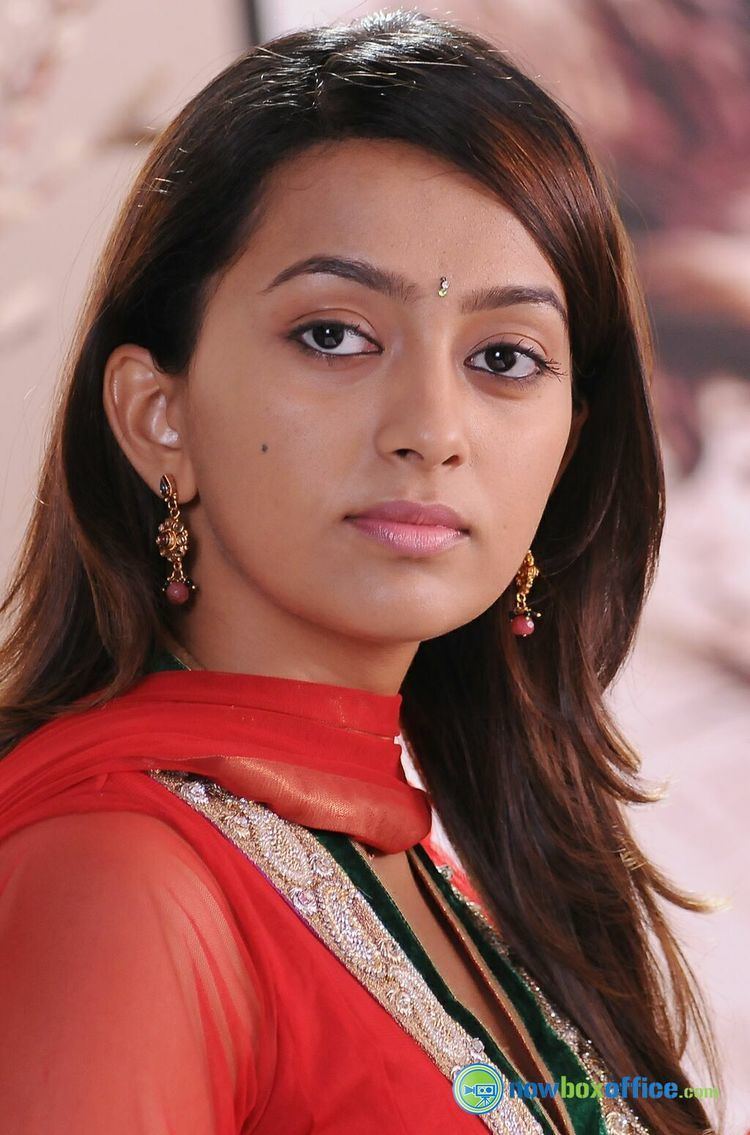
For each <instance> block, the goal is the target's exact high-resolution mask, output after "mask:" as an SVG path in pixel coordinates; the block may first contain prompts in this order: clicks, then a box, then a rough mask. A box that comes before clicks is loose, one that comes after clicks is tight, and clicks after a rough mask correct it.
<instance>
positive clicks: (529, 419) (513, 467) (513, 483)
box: [480, 391, 571, 554]
mask: <svg viewBox="0 0 750 1135" xmlns="http://www.w3.org/2000/svg"><path fill="white" fill-rule="evenodd" d="M555 393H556V395H557V397H554V398H552V397H549V398H540V399H539V400H538V401H536V402H534V403H531V402H530V403H529V404H528V405H524V406H523V407H522V408H519V409H520V410H522V412H519V413H518V414H514V415H509V416H508V417H507V419H505V420H503V421H502V422H501V423H500V424H499V425H498V426H496V428H495V430H494V431H493V433H492V435H491V436H489V437H486V438H485V439H484V444H483V446H482V453H481V455H480V456H481V461H482V464H483V467H484V469H485V470H486V476H484V477H482V481H483V483H484V492H485V493H486V494H487V510H488V514H489V515H490V516H492V517H494V519H495V525H494V526H493V531H494V532H497V533H500V532H502V533H504V534H505V535H506V536H510V537H511V539H512V541H513V543H514V544H515V542H516V540H518V542H519V545H520V544H522V543H524V542H527V546H528V542H529V541H530V540H531V539H532V537H533V534H534V532H535V531H536V529H537V527H538V525H539V521H540V520H541V517H542V514H543V512H544V509H545V506H546V504H547V500H548V498H549V495H550V493H551V491H552V486H553V485H554V482H555V477H556V476H557V472H558V469H559V468H560V463H561V461H562V459H563V455H564V453H565V449H566V445H567V442H568V437H569V433H570V426H571V407H570V399H569V397H568V396H566V395H565V392H563V391H560V392H559V393H558V392H555ZM525 551H526V548H524V549H523V552H525ZM523 552H522V553H521V554H523Z"/></svg>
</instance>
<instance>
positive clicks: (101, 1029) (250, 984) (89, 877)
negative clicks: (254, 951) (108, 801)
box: [0, 811, 265, 1133]
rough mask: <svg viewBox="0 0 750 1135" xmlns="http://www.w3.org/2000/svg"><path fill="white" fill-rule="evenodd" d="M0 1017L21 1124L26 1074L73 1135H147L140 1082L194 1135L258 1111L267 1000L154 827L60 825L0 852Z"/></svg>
mask: <svg viewBox="0 0 750 1135" xmlns="http://www.w3.org/2000/svg"><path fill="white" fill-rule="evenodd" d="M0 1003H2V1004H3V1006H4V1010H3V1018H4V1024H3V1030H2V1034H3V1035H2V1037H0V1056H2V1057H4V1058H5V1059H0V1088H2V1091H0V1095H2V1096H3V1098H10V1099H11V1100H12V1101H13V1104H14V1106H15V1108H16V1109H17V1110H16V1114H17V1116H19V1117H23V1119H24V1121H26V1120H27V1118H28V1117H29V1116H31V1115H32V1114H35V1109H36V1108H37V1107H38V1106H41V1105H38V1104H37V1102H35V1101H34V1099H33V1098H32V1097H31V1095H30V1094H29V1092H30V1089H28V1088H27V1079H28V1077H27V1074H26V1073H25V1072H24V1068H25V1069H28V1068H29V1067H45V1068H47V1069H48V1073H47V1075H48V1089H49V1090H48V1092H47V1096H46V1097H45V1098H46V1099H47V1101H48V1102H47V1103H45V1107H46V1108H47V1109H48V1111H49V1116H51V1115H52V1114H53V1108H54V1107H55V1106H57V1107H59V1108H62V1109H63V1113H64V1114H66V1115H67V1114H68V1113H69V1114H70V1117H71V1119H72V1118H73V1117H75V1118H76V1119H77V1120H78V1121H80V1123H81V1126H80V1127H79V1128H78V1129H80V1130H112V1131H117V1132H119V1131H120V1130H123V1131H125V1130H128V1131H131V1130H132V1131H138V1132H140V1131H141V1130H149V1131H150V1130H151V1129H150V1127H144V1128H141V1126H139V1125H138V1123H137V1122H135V1119H134V1113H133V1108H137V1107H138V1106H140V1104H139V1102H138V1100H137V1099H133V1098H132V1084H133V1083H134V1082H138V1083H140V1084H141V1085H142V1089H143V1091H144V1092H145V1093H146V1095H148V1096H149V1097H153V1099H152V1102H153V1105H154V1106H156V1101H157V1100H161V1101H162V1103H163V1104H164V1106H165V1108H166V1110H167V1111H168V1113H169V1114H170V1116H171V1117H172V1118H175V1117H177V1116H180V1117H181V1123H182V1124H183V1126H184V1129H185V1130H186V1131H188V1130H189V1131H191V1132H192V1131H194V1130H195V1131H198V1130H201V1131H203V1130H205V1131H214V1126H213V1124H214V1122H215V1121H216V1117H217V1115H218V1111H222V1110H223V1109H224V1108H225V1107H229V1108H230V1109H231V1108H232V1107H233V1106H234V1104H233V1103H232V1101H233V1100H234V1102H235V1104H237V1105H238V1106H239V1107H240V1110H241V1111H242V1110H243V1109H244V1104H246V1103H247V1102H248V1100H249V1098H250V1096H252V1092H253V1079H254V1071H253V1069H254V1054H255V1053H256V1051H257V1048H258V1046H259V1044H260V1041H261V1036H262V1034H263V1031H264V1028H265V1025H264V1022H263V1010H262V996H261V992H260V990H259V989H258V988H257V986H256V981H255V978H254V975H253V973H252V970H251V967H250V968H249V967H248V965H247V955H246V953H245V951H244V946H243V942H242V939H241V935H240V932H239V929H238V927H237V925H236V922H235V920H234V918H233V915H232V912H231V909H230V907H229V905H228V903H227V901H226V898H225V896H224V895H223V893H222V890H221V887H220V886H219V884H218V882H217V880H216V879H215V878H214V876H213V875H212V873H211V871H210V870H209V869H208V867H207V865H206V864H205V863H204V861H203V860H202V859H201V857H200V855H199V854H198V853H197V852H196V850H195V849H194V848H193V847H192V846H191V844H190V843H189V842H188V841H187V840H186V839H184V838H183V837H182V836H181V835H180V833H179V832H177V831H176V830H174V829H173V828H172V827H171V826H170V825H169V824H168V823H167V822H165V821H163V820H161V819H159V818H157V817H154V816H151V815H148V814H145V813H140V812H123V811H94V812H86V813H76V814H73V813H70V814H65V815H60V816H55V817H50V818H46V819H43V820H38V821H35V822H33V823H31V824H29V825H28V826H27V827H24V828H22V829H20V830H18V831H16V832H14V833H13V834H12V835H10V836H8V837H7V838H6V839H4V840H3V841H2V842H0ZM207 1061H208V1065H209V1066H210V1068H211V1074H210V1076H209V1074H208V1069H207V1063H206V1062H207ZM3 1068H4V1071H3V1070H2V1069H3ZM81 1069H89V1072H90V1074H91V1076H93V1077H94V1078H95V1082H96V1084H97V1085H98V1087H94V1080H91V1079H87V1080H86V1082H85V1084H84V1085H82V1081H81V1074H82V1073H81ZM82 1091H84V1092H85V1094H84V1096H82V1095H81V1092H82ZM248 1093H249V1095H248ZM162 1097H163V1098H162ZM243 1101H244V1103H243ZM186 1103H189V1104H190V1108H192V1113H191V1115H190V1116H189V1117H187V1118H186V1117H185V1116H183V1111H182V1108H183V1106H184V1105H185V1104H186ZM117 1109H119V1110H117ZM217 1109H218V1111H217ZM116 1111H117V1114H118V1116H119V1117H120V1118H118V1120H117V1122H118V1124H120V1126H116V1125H114V1118H113V1117H114V1115H115V1112H116ZM58 1114H59V1113H58ZM126 1117H129V1119H130V1121H131V1123H132V1126H130V1127H128V1126H127V1122H128V1121H127V1119H126ZM197 1117H201V1119H200V1122H199V1121H198V1118H197ZM46 1118H47V1112H45V1119H46ZM95 1121H96V1122H95ZM96 1123H101V1124H102V1125H101V1126H99V1127H97V1126H96ZM86 1124H89V1126H86ZM201 1124H203V1126H201ZM177 1126H178V1127H179V1126H180V1124H177ZM17 1129H18V1130H26V1128H25V1127H24V1126H23V1123H19V1127H18V1128H17ZM33 1129H34V1130H36V1128H33ZM39 1129H40V1130H41V1129H42V1128H41V1127H40V1128H39ZM175 1129H176V1128H175ZM222 1129H223V1128H222ZM61 1130H64V1131H65V1132H66V1133H67V1131H68V1128H67V1127H63V1128H61ZM72 1130H73V1127H71V1131H72ZM159 1130H161V1128H159Z"/></svg>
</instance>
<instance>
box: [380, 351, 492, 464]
mask: <svg viewBox="0 0 750 1135" xmlns="http://www.w3.org/2000/svg"><path fill="white" fill-rule="evenodd" d="M436 355H437V352H436V351H432V350H431V351H430V352H429V357H427V356H426V355H425V353H424V352H421V353H420V357H419V359H418V360H416V359H414V358H411V359H410V360H407V359H406V358H405V359H404V360H402V364H403V365H401V366H399V367H397V368H394V370H393V372H392V373H391V374H390V375H389V377H388V379H387V381H386V393H385V394H384V396H383V401H382V403H381V407H382V409H381V415H380V422H379V426H378V431H377V445H378V448H379V450H380V451H381V452H382V453H383V455H384V456H390V455H394V454H395V455H396V456H398V457H405V458H408V459H409V460H412V461H415V462H417V463H423V464H424V465H426V466H429V467H433V466H438V465H451V466H454V465H455V466H458V465H462V464H463V463H464V462H465V461H466V459H467V449H468V422H467V417H468V412H469V408H468V395H469V393H470V390H469V389H468V388H467V387H466V386H465V384H464V382H463V380H462V376H461V375H460V374H459V373H457V371H456V369H455V366H454V364H453V363H452V362H451V361H449V360H447V359H446V358H445V357H444V356H443V358H442V359H438V358H437V357H436Z"/></svg>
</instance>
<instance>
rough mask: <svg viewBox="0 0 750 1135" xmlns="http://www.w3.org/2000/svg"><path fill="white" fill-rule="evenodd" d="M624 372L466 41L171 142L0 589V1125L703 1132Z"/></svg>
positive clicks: (71, 380)
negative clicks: (442, 853)
mask: <svg viewBox="0 0 750 1135" xmlns="http://www.w3.org/2000/svg"><path fill="white" fill-rule="evenodd" d="M649 368H650V355H649V344H648V332H647V324H646V319H645V317H644V307H643V303H642V299H641V296H640V293H639V290H638V285H637V282H636V281H635V279H634V276H633V269H632V263H631V258H630V252H629V249H628V244H627V241H626V238H625V236H624V235H623V230H622V226H621V223H620V221H619V219H618V217H617V215H616V213H615V211H614V208H613V205H612V199H611V196H610V193H609V191H608V188H607V186H606V182H605V179H604V177H603V175H602V174H601V172H600V171H599V169H598V167H597V166H596V164H595V162H594V161H593V159H592V157H591V155H590V154H589V153H588V152H587V150H586V148H585V146H584V144H583V142H582V141H581V138H580V136H579V135H578V133H577V132H576V130H575V128H574V127H573V125H572V124H571V122H570V120H569V119H568V118H567V117H566V115H565V114H564V113H563V111H562V110H561V109H560V108H559V107H558V106H557V105H556V104H555V103H554V102H553V101H552V100H551V99H550V97H549V96H547V95H546V94H545V93H544V92H543V91H542V90H541V89H540V88H539V87H538V86H537V85H536V84H535V83H534V82H532V81H531V79H529V78H528V77H526V76H525V75H524V74H522V73H521V72H520V71H519V70H517V69H516V67H514V66H513V65H512V63H511V62H510V61H509V60H508V58H507V57H506V56H505V53H504V52H502V51H499V50H497V49H495V48H493V47H492V46H490V45H489V44H488V43H486V42H485V41H483V40H482V39H480V38H478V37H477V36H474V35H472V34H470V33H468V32H466V31H464V30H462V29H460V28H458V27H455V26H452V25H448V24H445V23H441V22H438V21H435V20H433V19H430V18H428V17H426V16H423V15H419V14H417V13H416V12H401V11H398V12H391V13H388V14H383V13H380V14H378V15H376V16H371V17H367V18H365V19H363V20H361V21H360V22H358V23H356V24H354V25H351V26H349V27H336V28H321V29H316V30H310V31H303V32H298V33H294V34H291V35H287V36H284V37H281V38H278V39H276V40H273V41H271V42H270V43H268V44H267V45H265V46H263V47H259V48H255V49H253V50H251V51H249V52H248V53H247V54H246V55H244V56H243V57H241V58H240V59H238V60H237V61H236V62H235V63H233V64H232V65H231V66H229V67H228V68H227V69H226V70H225V71H224V72H223V73H222V74H220V75H219V76H218V77H217V78H216V79H214V80H213V81H212V82H211V83H210V84H209V85H208V86H207V87H206V89H205V90H203V91H202V92H201V93H200V94H199V95H197V96H196V98H194V99H193V100H192V101H191V102H190V103H189V104H188V106H187V107H186V108H185V109H184V110H183V111H182V112H181V113H180V114H179V115H178V117H177V118H176V119H175V121H174V122H173V123H172V124H171V125H170V126H169V127H168V128H167V129H166V130H165V131H164V133H163V134H162V136H161V137H160V138H159V139H158V141H157V142H156V145H155V147H154V149H153V151H152V153H151V154H150V156H149V158H148V160H147V162H146V164H145V167H144V169H143V170H142V172H141V173H140V175H139V176H138V178H137V181H136V184H135V185H134V187H133V189H132V192H131V194H130V196H129V198H128V200H127V201H126V202H125V204H124V206H123V209H122V213H121V215H120V217H119V220H118V221H117V224H116V225H115V228H114V231H113V234H112V236H111V238H110V240H109V242H108V245H107V247H106V249H105V252H104V254H103V257H102V262H101V267H100V270H99V272H98V275H97V279H96V282H95V284H94V287H93V289H92V293H91V296H90V298H89V301H88V304H87V306H86V309H85V312H84V314H83V316H82V322H81V327H80V334H79V338H78V342H77V344H76V346H75V349H74V350H73V352H72V355H71V359H70V365H69V371H68V376H67V382H66V385H65V387H64V392H63V398H62V401H61V404H60V407H59V410H58V412H57V416H56V419H55V422H54V426H53V430H52V435H51V441H50V445H49V451H48V454H47V457H46V461H45V464H44V468H43V471H42V476H41V483H40V488H39V492H38V500H37V504H36V506H35V511H34V515H33V518H32V521H31V525H30V528H29V532H28V536H27V539H26V543H25V547H24V549H23V554H22V558H21V560H20V563H19V566H18V570H17V573H16V575H15V578H14V580H13V582H12V584H11V587H10V590H9V593H8V595H7V598H6V601H5V604H4V610H5V612H6V614H11V613H12V615H13V619H12V622H11V626H10V631H9V634H8V635H7V637H6V641H5V644H4V647H3V651H2V655H1V658H0V661H1V663H2V711H1V712H0V745H1V747H2V748H1V751H2V753H3V754H4V757H3V760H2V762H0V886H1V887H2V894H1V896H0V1005H2V1010H1V1011H2V1028H0V1057H1V1058H0V1098H2V1101H3V1114H4V1123H7V1125H8V1128H7V1129H8V1130H12V1131H13V1132H14V1133H16V1135H22V1133H23V1135H28V1133H32V1132H33V1133H34V1135H36V1133H41V1132H45V1133H46V1132H49V1131H55V1133H56V1135H68V1133H70V1135H73V1133H74V1132H75V1135H82V1133H89V1132H91V1133H94V1132H96V1133H98V1132H104V1131H106V1132H107V1133H108V1135H116V1133H119V1132H122V1133H123V1135H124V1133H125V1132H128V1133H129V1135H132V1133H135V1132H138V1133H144V1135H145V1133H147V1135H156V1133H159V1135H162V1133H165V1135H166V1133H167V1132H179V1133H180V1135H209V1133H211V1135H219V1133H220V1135H230V1133H231V1135H236V1133H238V1132H251V1131H252V1132H258V1133H263V1135H266V1133H270V1132H274V1133H275V1132H279V1131H284V1132H285V1133H289V1135H293V1133H302V1132H323V1131H326V1132H332V1131H342V1132H343V1131H346V1132H357V1133H358V1135H366V1133H368V1132H379V1133H381V1135H383V1133H386V1132H388V1133H391V1132H393V1133H394V1135H395V1133H396V1132H407V1131H409V1132H412V1131H422V1130H433V1129H439V1130H450V1131H451V1132H463V1131H466V1132H467V1135H468V1132H470V1131H478V1130H480V1129H481V1127H482V1125H484V1126H485V1127H488V1128H489V1129H490V1130H493V1131H496V1132H507V1133H511V1132H512V1133H524V1135H527V1133H528V1135H532V1133H533V1135H593V1133H597V1135H605V1133H607V1132H608V1133H610V1135H623V1133H628V1132H629V1133H643V1132H644V1131H647V1132H654V1133H659V1135H666V1133H667V1132H669V1133H670V1135H678V1133H679V1135H687V1133H689V1132H690V1133H696V1132H704V1131H708V1130H711V1126H710V1123H709V1120H708V1118H707V1116H706V1113H705V1112H704V1110H703V1107H702V1106H701V1104H700V1102H699V1101H698V1100H694V1099H691V1098H687V1097H686V1096H683V1095H682V1092H683V1089H684V1088H686V1087H687V1086H688V1080H687V1073H686V1071H685V1068H684V1066H683V1065H682V1060H683V1056H684V1050H685V1044H686V1038H687V1035H688V1031H689V1025H690V1024H691V1022H692V1023H693V1025H694V1026H696V1030H697V1031H696V1035H697V1036H698V1039H699V1040H702V1042H703V1045H704V1047H705V1048H706V1049H707V1050H708V1051H709V1055H710V1054H711V1042H710V1033H709V1031H708V1028H707V1026H706V1024H705V1016H704V1014H703V1013H702V1010H701V1009H700V1006H699V1003H698V1001H697V1000H696V997H695V995H694V992H693V988H692V985H691V980H692V979H691V975H690V971H689V969H688V967H687V965H686V963H685V961H684V959H683V958H682V955H681V953H680V950H679V947H678V945H677V943H676V941H675V939H674V937H673V935H672V933H671V931H670V929H669V927H668V924H667V922H666V921H665V916H664V913H663V910H662V906H661V900H665V899H666V900H668V901H669V902H672V903H676V904H678V905H680V906H683V907H689V908H695V907H698V905H699V904H698V903H697V902H696V901H695V900H693V899H692V898H691V897H690V896H687V895H683V894H682V893H681V892H679V891H677V890H676V889H675V888H674V887H673V886H672V885H671V884H670V883H669V881H667V880H666V879H665V878H664V877H663V876H662V875H661V874H660V873H659V872H658V871H657V870H656V869H655V868H654V867H653V866H652V865H651V864H650V863H648V862H647V860H646V859H645V858H644V856H643V855H642V854H641V852H640V850H639V849H638V847H637V846H636V844H635V843H634V840H633V837H632V835H631V834H630V832H629V829H628V825H627V822H626V818H625V814H624V805H625V804H627V803H629V802H643V801H646V800H648V799H649V796H648V794H647V793H646V792H644V790H643V789H642V787H640V786H639V784H638V782H637V772H638V759H637V757H636V755H635V754H634V753H633V751H632V749H631V748H630V747H629V746H628V744H627V742H626V741H625V740H624V739H623V737H622V736H621V735H620V734H619V733H618V731H617V728H616V725H615V724H614V722H613V721H612V719H611V718H610V717H609V716H608V714H607V711H606V708H605V705H604V702H603V694H604V691H605V690H606V688H607V687H608V685H609V684H610V683H611V681H612V679H613V677H614V676H615V674H616V673H617V671H618V669H619V668H620V666H621V665H622V663H623V660H624V659H625V657H626V656H627V654H628V651H629V648H630V646H631V643H632V641H633V637H634V634H635V631H636V628H637V624H638V619H639V614H640V611H641V606H642V603H643V599H644V595H645V593H646V592H647V589H648V586H649V584H650V582H651V579H652V576H653V571H654V566H655V562H656V556H657V549H658V544H659V538H660V533H661V527H662V520H663V476H662V468H661V463H660V456H659V450H658V444H657V440H656V436H655V432H654V423H653V418H652V409H651V400H650V393H649V375H650V369H649ZM532 632H533V633H532ZM402 743H403V746H404V747H406V746H407V745H408V749H409V751H410V752H411V754H412V757H413V760H414V762H415V765H416V767H417V768H418V770H419V773H420V776H421V777H422V780H423V785H424V788H423V789H421V788H419V787H418V786H415V785H413V784H411V783H409V781H408V780H407V777H406V774H405V770H404V765H403V763H402V759H401V758H402V755H403V752H402ZM431 807H434V809H435V811H436V813H437V815H438V816H439V817H440V820H441V822H442V824H443V827H444V829H445V831H446V833H447V835H448V838H449V840H450V843H451V845H452V847H453V848H455V850H456V853H457V855H458V857H459V859H460V866H462V867H463V868H464V869H465V872H466V882H467V889H466V890H465V891H464V893H463V894H462V892H461V888H460V886H458V885H457V884H458V883H459V882H460V876H459V875H456V876H455V879H454V880H453V881H451V879H450V867H449V866H448V867H445V868H443V869H442V870H439V869H438V867H443V864H442V862H441V861H440V860H439V857H438V856H437V853H436V852H435V848H434V846H433V845H432V844H430V842H429V838H428V837H429V833H430V826H431ZM472 1064H474V1065H478V1066H479V1069H478V1072H477V1069H476V1068H475V1069H473V1070H472V1069H470V1068H469V1067H468V1066H470V1065H472ZM467 1069H468V1072H469V1073H471V1075H473V1076H475V1078H474V1079H473V1080H472V1079H470V1078H469V1079H467V1075H468V1073H467ZM476 1076H478V1077H479V1078H478V1079H477V1078H476ZM636 1076H641V1077H647V1078H649V1079H650V1080H651V1081H664V1082H673V1083H674V1085H675V1089H674V1093H675V1094H674V1095H672V1094H670V1091H669V1090H666V1091H665V1092H664V1098H648V1097H647V1098H643V1096H642V1094H641V1096H639V1097H638V1098H631V1099H625V1098H621V1097H620V1096H616V1095H613V1094H609V1092H605V1091H603V1085H604V1083H606V1082H608V1081H612V1080H618V1081H619V1080H620V1079H621V1078H622V1077H636ZM493 1077H494V1079H493ZM514 1081H520V1082H523V1083H526V1084H527V1085H528V1084H531V1085H532V1087H531V1090H527V1089H523V1090H521V1088H518V1087H516V1088H515V1089H514V1088H513V1087H512V1084H513V1082H514ZM554 1082H559V1083H561V1084H563V1083H565V1082H567V1083H568V1084H575V1085H578V1086H577V1087H576V1089H575V1093H574V1094H573V1095H569V1094H566V1093H565V1091H564V1090H558V1091H557V1094H553V1093H552V1088H551V1085H552V1084H553V1083H554ZM535 1084H539V1085H541V1086H540V1087H539V1088H538V1089H537V1088H535V1087H534V1085H535ZM544 1084H549V1085H550V1088H549V1089H548V1090H549V1093H550V1094H546V1093H545V1089H544V1087H543V1085H544ZM459 1085H463V1087H462V1088H461V1089H460V1090H459ZM488 1085H489V1087H488ZM493 1093H494V1094H493ZM490 1105H491V1106H490Z"/></svg>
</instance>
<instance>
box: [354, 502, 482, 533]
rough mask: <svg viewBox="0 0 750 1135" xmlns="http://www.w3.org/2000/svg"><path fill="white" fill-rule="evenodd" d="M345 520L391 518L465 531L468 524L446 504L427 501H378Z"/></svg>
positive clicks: (403, 521) (405, 522) (404, 522)
mask: <svg viewBox="0 0 750 1135" xmlns="http://www.w3.org/2000/svg"><path fill="white" fill-rule="evenodd" d="M346 519H347V520H391V521H396V522H398V523H401V524H409V525H413V524H418V525H425V526H427V527H433V528H436V527H437V528H448V529H452V530H453V531H457V532H461V533H466V532H468V531H469V526H468V524H467V523H466V521H465V520H464V518H463V517H462V516H461V515H460V514H459V513H457V512H456V510H455V509H454V508H450V506H449V505H447V504H441V503H436V504H430V503H428V502H427V501H413V500H387V501H379V502H378V503H377V504H374V505H371V506H370V507H368V508H363V509H361V510H360V511H359V512H356V513H351V514H350V515H349V516H347V517H346Z"/></svg>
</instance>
